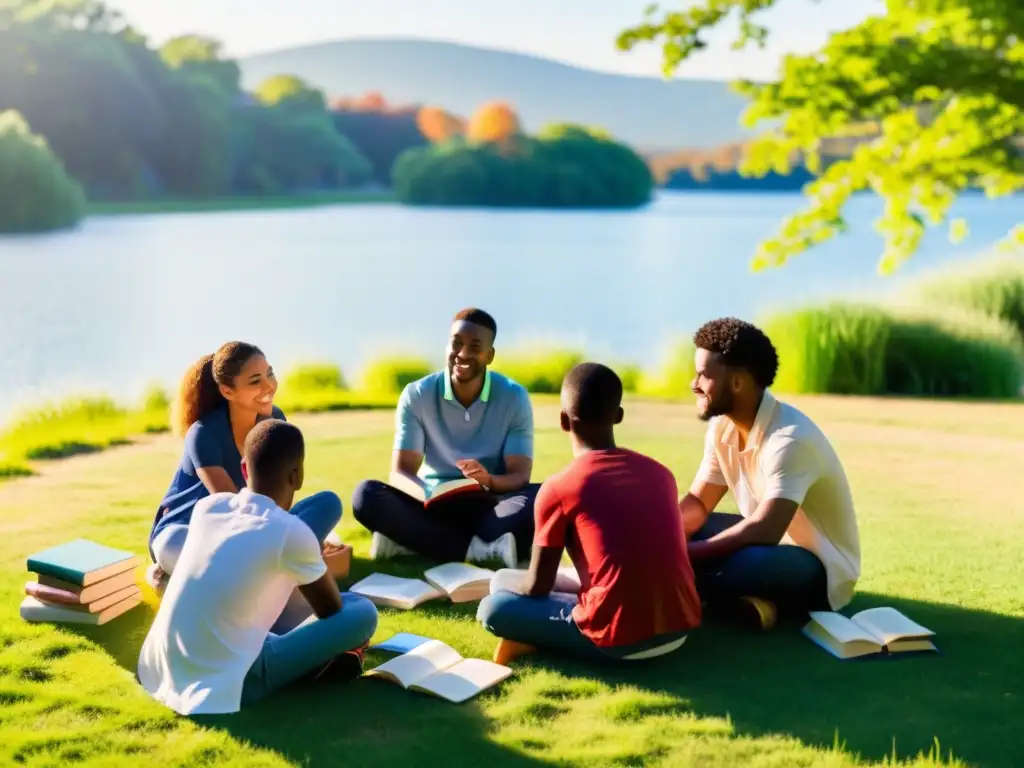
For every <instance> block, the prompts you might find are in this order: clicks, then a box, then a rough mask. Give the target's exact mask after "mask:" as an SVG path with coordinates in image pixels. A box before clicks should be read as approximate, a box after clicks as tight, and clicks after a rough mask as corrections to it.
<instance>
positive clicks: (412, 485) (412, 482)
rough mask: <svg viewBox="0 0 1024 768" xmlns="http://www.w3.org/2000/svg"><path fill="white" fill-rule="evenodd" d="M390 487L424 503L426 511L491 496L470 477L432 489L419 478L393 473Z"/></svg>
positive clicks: (448, 481) (449, 481) (389, 478)
mask: <svg viewBox="0 0 1024 768" xmlns="http://www.w3.org/2000/svg"><path fill="white" fill-rule="evenodd" d="M388 485H390V486H391V487H392V488H394V489H395V490H398V491H401V492H402V493H404V494H405V495H406V496H411V497H412V498H414V499H416V501H419V502H422V503H423V506H424V508H426V509H430V508H431V507H434V506H437V505H440V504H445V503H448V502H451V501H456V500H459V501H461V500H463V499H466V498H472V497H474V496H476V497H486V496H489V495H490V494H489V493H488V492H487V491H485V490H484V488H483V486H482V485H480V483H478V482H477V481H476V480H472V479H470V478H468V477H460V478H458V479H456V480H447V481H445V482H443V483H438V484H437V485H435V486H434V487H433V488H430V487H428V486H427V484H426V483H424V482H423V481H422V480H420V479H419V478H418V477H411V476H409V475H406V474H403V473H401V472H392V473H391V474H390V475H389V476H388Z"/></svg>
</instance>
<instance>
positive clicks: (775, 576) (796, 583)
mask: <svg viewBox="0 0 1024 768" xmlns="http://www.w3.org/2000/svg"><path fill="white" fill-rule="evenodd" d="M741 520H743V518H742V517H741V516H739V515H728V514H724V513H721V512H713V513H711V515H709V516H708V519H707V521H706V522H705V523H704V526H703V527H702V528H701V529H700V530H699V531H697V533H696V534H694V536H693V540H694V541H700V540H703V539H710V538H711V537H712V536H715V535H717V534H719V533H721V532H722V531H724V530H726V529H727V528H731V527H732V526H734V525H736V524H737V523H738V522H740V521H741ZM693 570H694V575H695V576H696V578H697V592H698V593H699V594H700V597H701V600H702V601H704V602H705V603H706V604H707V606H708V608H709V609H711V610H712V611H713V610H714V609H715V608H716V607H717V606H718V605H720V604H726V603H730V602H735V601H736V600H737V599H739V598H741V597H761V598H764V599H765V600H770V601H771V602H773V603H775V606H776V607H777V608H778V611H779V614H780V615H782V616H787V617H794V616H796V617H798V616H802V615H806V613H807V611H829V610H832V609H831V608H830V607H829V602H828V589H827V582H826V578H825V566H824V565H822V563H821V561H820V560H819V559H818V558H817V556H816V555H815V554H814V553H813V552H810V551H808V550H806V549H804V548H803V547H797V546H792V545H786V544H776V545H772V546H760V545H755V546H749V547H743V549H741V550H739V551H737V552H733V553H732V554H731V555H729V556H728V557H722V558H715V559H713V560H699V561H694V563H693Z"/></svg>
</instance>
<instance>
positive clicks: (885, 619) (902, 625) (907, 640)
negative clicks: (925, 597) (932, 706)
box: [803, 608, 938, 659]
mask: <svg viewBox="0 0 1024 768" xmlns="http://www.w3.org/2000/svg"><path fill="white" fill-rule="evenodd" d="M810 616H811V620H810V622H808V623H807V625H806V626H805V627H804V629H803V633H804V634H805V635H806V636H807V637H808V638H810V639H811V640H812V641H813V642H815V643H817V644H818V645H820V646H821V647H822V648H824V649H825V650H826V651H828V652H829V653H831V654H832V655H833V656H835V657H837V658H840V659H855V658H860V657H862V656H878V655H891V654H900V653H915V652H916V653H920V652H923V651H937V650H938V649H937V648H936V647H935V645H934V644H933V643H932V642H931V641H930V640H929V639H928V638H929V637H932V636H933V635H934V634H935V633H934V632H932V631H931V630H930V629H928V628H927V627H922V626H921V625H920V624H918V623H917V622H915V621H911V620H910V619H908V618H907V617H906V616H904V615H903V614H902V613H900V612H899V611H897V610H896V609H895V608H870V609H868V610H865V611H861V612H860V613H855V614H854V615H853V616H851V617H850V618H847V617H846V616H843V615H842V614H841V613H833V612H831V611H813V612H811V614H810Z"/></svg>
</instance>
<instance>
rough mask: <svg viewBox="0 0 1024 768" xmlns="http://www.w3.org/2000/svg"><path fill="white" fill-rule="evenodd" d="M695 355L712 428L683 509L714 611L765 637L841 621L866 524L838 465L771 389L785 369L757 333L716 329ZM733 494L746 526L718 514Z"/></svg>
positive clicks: (716, 324) (720, 324)
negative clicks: (780, 620)
mask: <svg viewBox="0 0 1024 768" xmlns="http://www.w3.org/2000/svg"><path fill="white" fill-rule="evenodd" d="M694 346H695V347H696V355H695V362H696V377H695V378H694V381H693V385H692V389H693V392H694V394H695V395H697V413H698V416H699V417H700V418H701V419H702V420H705V421H709V422H710V424H709V426H708V430H707V434H706V436H705V442H704V459H703V461H702V462H701V465H700V469H699V470H698V472H697V476H696V478H695V479H694V481H693V484H692V485H691V486H690V490H689V493H687V494H686V496H684V497H683V499H682V500H681V501H680V503H679V507H680V511H681V512H682V515H683V521H684V528H685V530H686V533H687V535H688V536H689V537H690V544H689V547H688V551H689V555H690V561H691V562H692V563H693V568H694V571H695V573H696V576H697V588H698V591H699V592H700V593H701V597H702V599H703V600H705V601H706V603H707V604H708V608H709V612H711V613H714V612H716V610H719V611H720V612H722V613H735V611H736V610H738V611H739V613H740V614H742V615H745V616H747V617H749V618H750V619H752V620H753V621H754V622H755V623H756V624H757V625H759V626H761V627H762V628H768V627H770V626H772V625H773V624H774V623H775V620H776V617H777V616H778V614H779V613H782V614H783V615H792V616H798V617H799V616H805V615H806V613H807V611H811V610H826V611H827V610H839V609H840V608H842V607H844V606H845V605H846V604H847V603H849V602H850V600H851V598H852V597H853V593H854V588H855V586H856V583H857V579H858V578H859V576H860V539H859V534H858V530H857V517H856V513H855V511H854V506H853V497H852V494H851V492H850V486H849V483H848V482H847V479H846V474H845V472H844V471H843V465H842V463H841V462H840V460H839V457H838V456H837V455H836V452H835V450H833V448H832V446H831V444H830V443H829V441H828V439H827V438H826V437H825V435H824V433H823V432H822V431H821V430H820V429H819V428H818V426H817V425H816V424H815V423H814V422H813V421H812V420H811V419H810V418H808V417H807V416H806V415H805V414H803V413H802V412H801V411H799V410H797V409H796V408H794V407H793V406H791V405H788V404H786V403H783V402H780V401H778V400H776V399H775V397H774V396H773V395H772V393H771V392H770V391H769V390H768V388H769V387H770V386H771V385H772V383H773V382H774V380H775V374H776V372H777V371H778V366H779V360H778V355H777V353H776V351H775V347H774V346H773V345H772V343H771V341H770V340H769V339H768V337H767V336H765V334H764V333H763V332H762V331H761V330H760V329H758V328H756V327H755V326H753V325H751V324H750V323H747V322H744V321H742V320H737V319H735V318H722V319H718V320H713V321H711V322H709V323H706V324H705V325H704V326H702V327H701V328H700V329H699V330H698V331H697V333H696V334H695V335H694ZM727 490H728V491H730V492H731V493H732V496H733V499H734V501H735V502H736V506H737V507H738V508H739V512H740V514H739V515H727V514H722V513H716V512H715V511H714V510H715V507H716V506H717V505H718V503H719V502H720V501H721V500H722V498H723V497H724V496H725V492H726V491H727ZM722 609H724V610H722Z"/></svg>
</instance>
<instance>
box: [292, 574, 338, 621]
mask: <svg viewBox="0 0 1024 768" xmlns="http://www.w3.org/2000/svg"><path fill="white" fill-rule="evenodd" d="M299 592H301V593H302V596H303V597H304V598H306V602H307V603H309V605H310V607H311V608H312V609H313V613H315V614H316V617H317V618H318V619H326V618H327V617H328V616H333V615H334V614H336V613H337V612H338V611H340V610H341V593H340V592H339V591H338V584H337V582H336V581H335V580H334V577H333V576H331V572H330V571H325V572H324V575H323V576H321V577H320V578H319V579H317V580H316V581H313V582H310V583H309V584H303V585H302V586H300V587H299Z"/></svg>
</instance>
